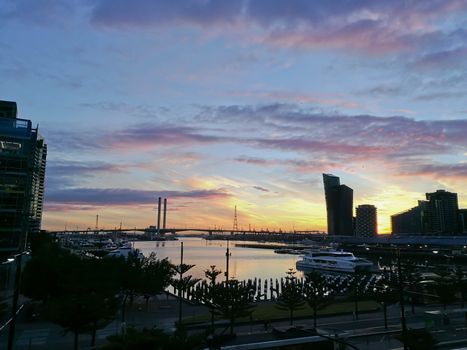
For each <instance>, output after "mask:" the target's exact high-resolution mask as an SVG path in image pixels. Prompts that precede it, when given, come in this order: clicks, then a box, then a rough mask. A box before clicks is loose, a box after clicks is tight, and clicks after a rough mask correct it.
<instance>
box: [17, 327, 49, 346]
mask: <svg viewBox="0 0 467 350" xmlns="http://www.w3.org/2000/svg"><path fill="white" fill-rule="evenodd" d="M49 331H50V330H49V329H48V328H39V329H27V330H24V331H22V332H21V333H20V335H19V337H18V339H17V340H16V345H17V346H29V345H44V344H45V343H46V342H47V337H48V336H49Z"/></svg>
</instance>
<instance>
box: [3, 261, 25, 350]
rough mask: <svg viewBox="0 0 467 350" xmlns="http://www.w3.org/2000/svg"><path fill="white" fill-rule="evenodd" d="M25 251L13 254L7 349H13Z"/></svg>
mask: <svg viewBox="0 0 467 350" xmlns="http://www.w3.org/2000/svg"><path fill="white" fill-rule="evenodd" d="M24 253H25V252H21V253H18V254H16V255H14V256H13V259H14V260H15V262H16V272H15V282H14V287H13V288H14V289H13V301H12V305H11V316H10V327H9V331H8V347H7V349H8V350H13V345H14V340H15V329H16V315H17V313H18V298H19V283H20V279H21V264H22V260H23V254H24Z"/></svg>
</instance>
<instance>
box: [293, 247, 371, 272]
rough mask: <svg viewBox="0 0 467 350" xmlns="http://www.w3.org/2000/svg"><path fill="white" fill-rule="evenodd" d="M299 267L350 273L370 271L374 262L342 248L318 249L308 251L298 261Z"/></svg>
mask: <svg viewBox="0 0 467 350" xmlns="http://www.w3.org/2000/svg"><path fill="white" fill-rule="evenodd" d="M297 269H299V270H325V271H331V272H349V273H353V272H370V271H372V270H373V263H372V262H371V261H369V260H366V259H362V258H357V257H355V256H354V255H353V254H352V253H350V252H344V251H342V250H341V251H336V250H316V251H310V252H308V254H307V255H305V256H304V257H303V259H302V260H299V261H297Z"/></svg>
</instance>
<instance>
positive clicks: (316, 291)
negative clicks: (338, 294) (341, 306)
mask: <svg viewBox="0 0 467 350" xmlns="http://www.w3.org/2000/svg"><path fill="white" fill-rule="evenodd" d="M303 292H304V297H305V300H306V302H307V303H308V305H309V306H310V307H311V308H312V309H313V324H314V327H315V328H316V316H317V312H318V309H319V308H320V307H322V306H324V305H326V304H327V303H328V302H329V301H330V300H331V298H332V297H331V296H330V295H329V294H328V293H327V282H326V278H325V277H324V276H323V275H322V274H321V273H319V272H317V271H311V272H309V273H307V274H306V275H305V285H304V286H303Z"/></svg>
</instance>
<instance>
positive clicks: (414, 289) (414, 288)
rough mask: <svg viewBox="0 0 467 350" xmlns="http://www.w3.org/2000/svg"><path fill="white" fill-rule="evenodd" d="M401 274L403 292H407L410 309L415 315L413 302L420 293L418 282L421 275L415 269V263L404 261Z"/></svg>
mask: <svg viewBox="0 0 467 350" xmlns="http://www.w3.org/2000/svg"><path fill="white" fill-rule="evenodd" d="M402 273H403V277H404V280H405V281H406V282H405V287H406V288H405V291H406V292H408V293H407V294H409V295H410V306H411V309H412V313H413V314H414V313H415V301H416V295H417V293H419V292H420V281H421V279H422V275H421V274H420V272H419V271H418V269H417V265H416V264H415V262H413V261H410V260H406V261H405V263H404V264H403V266H402Z"/></svg>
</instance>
